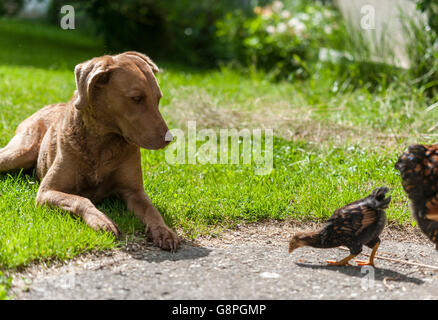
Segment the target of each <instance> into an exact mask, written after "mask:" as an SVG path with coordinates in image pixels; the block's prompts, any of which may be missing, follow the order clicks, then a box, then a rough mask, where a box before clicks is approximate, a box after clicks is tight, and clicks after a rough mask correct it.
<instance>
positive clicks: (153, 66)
mask: <svg viewBox="0 0 438 320" xmlns="http://www.w3.org/2000/svg"><path fill="white" fill-rule="evenodd" d="M122 54H123V55H127V56H135V57H138V58H140V59H142V60H143V61H144V62H146V63H147V64H148V65H149V67H151V69H152V72H153V73H155V74H156V73H158V72H160V69H158V67H157V65H156V64H155V63H154V62H153V61H152V60H151V58H149V57H148V56H146V55H144V54H143V53H140V52H136V51H127V52H124V53H122Z"/></svg>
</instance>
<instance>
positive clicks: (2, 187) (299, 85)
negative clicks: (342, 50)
mask: <svg viewBox="0 0 438 320" xmlns="http://www.w3.org/2000/svg"><path fill="white" fill-rule="evenodd" d="M69 32H71V33H69ZM66 34H67V35H66ZM0 48H1V49H0V123H1V125H0V146H4V145H5V144H6V143H7V142H8V141H9V139H10V138H11V137H12V136H13V134H14V130H15V128H16V126H17V125H18V124H19V123H20V122H21V121H22V120H24V119H25V118H26V117H28V116H29V115H31V114H32V113H33V112H35V111H36V110H38V109H39V108H41V107H42V106H44V105H46V104H49V103H55V102H61V101H66V100H68V99H69V98H70V97H71V95H72V93H73V91H74V89H75V84H74V75H73V68H74V65H75V64H77V63H79V62H82V61H84V60H86V59H88V58H91V57H94V56H97V55H101V54H104V53H106V52H105V48H104V47H103V46H102V45H101V44H100V43H99V41H94V40H92V39H89V38H87V37H85V36H83V35H81V34H77V33H75V32H72V31H63V30H59V29H57V28H54V27H49V26H44V25H42V24H33V23H23V22H17V21H11V20H0ZM157 63H158V64H159V65H160V66H161V67H163V72H162V73H160V74H159V76H158V79H159V83H160V85H161V88H162V91H163V93H164V98H163V100H162V104H161V110H162V113H163V115H164V117H165V119H166V120H167V121H168V123H169V126H170V128H183V129H184V128H185V125H186V122H187V121H188V120H195V121H197V126H198V127H199V128H213V129H219V128H239V129H241V128H272V129H274V134H275V137H274V168H273V170H272V172H271V173H270V174H269V175H257V173H256V167H255V166H254V165H243V164H241V165H216V164H215V165H213V164H204V165H200V164H180V165H169V164H167V163H166V161H165V151H163V150H161V151H148V150H143V151H142V153H143V172H144V183H145V189H146V191H147V193H148V194H149V195H150V197H151V199H152V201H153V203H154V205H155V206H156V207H157V208H158V209H159V210H160V211H161V212H162V213H163V215H164V217H165V220H166V221H167V223H169V225H170V226H172V227H173V228H174V229H175V230H178V232H179V234H180V235H181V236H183V237H186V238H196V237H198V236H202V235H208V234H215V233H218V232H220V230H221V229H223V228H227V227H230V226H233V225H234V224H236V223H242V222H252V221H260V220H264V219H281V220H284V219H298V220H322V219H325V218H327V217H328V216H329V215H331V213H332V212H333V211H334V210H335V209H336V208H338V207H340V206H343V205H345V204H346V203H348V202H351V201H353V200H356V199H358V198H360V197H363V196H365V195H367V194H369V193H370V192H371V191H372V190H373V188H375V187H378V186H382V185H386V186H388V187H390V188H391V189H392V197H393V201H392V204H391V205H390V208H389V209H388V210H387V215H388V219H389V220H390V221H391V222H392V223H397V224H410V223H412V219H411V217H410V209H409V206H408V199H407V197H406V196H405V194H404V193H403V190H402V188H401V184H400V181H399V180H400V179H399V176H398V173H397V172H396V170H395V169H394V163H395V162H396V159H397V156H398V154H399V153H400V152H401V151H402V150H403V149H404V148H406V146H407V145H408V144H409V143H411V142H414V141H415V142H428V141H433V140H434V137H435V135H434V134H431V132H433V128H434V126H435V122H434V120H433V115H434V114H435V112H436V111H435V110H436V109H433V110H431V111H427V110H426V108H427V107H428V106H429V105H430V104H431V101H430V100H428V99H427V98H424V97H423V95H422V93H421V92H419V91H418V90H416V89H415V88H410V87H409V86H407V85H406V86H400V85H393V86H389V88H387V89H384V90H383V89H382V90H379V89H378V88H377V89H374V90H371V89H368V88H359V89H354V90H353V89H350V88H348V87H347V86H343V84H342V83H337V82H336V80H335V79H332V78H331V77H330V72H329V70H328V71H324V70H323V69H322V71H321V75H320V76H319V77H315V78H312V79H311V80H307V81H303V82H294V83H288V82H279V83H273V82H270V81H268V80H266V77H265V76H264V75H263V74H262V73H257V72H250V73H245V72H238V71H233V70H231V69H228V68H226V67H224V68H222V69H219V70H194V69H193V70H192V69H188V68H180V67H178V66H175V65H173V64H170V63H169V62H160V61H157ZM38 185H39V182H38V181H37V179H36V178H35V174H34V173H33V172H32V171H29V172H14V173H10V174H2V175H0V270H4V271H6V272H9V271H10V270H16V269H17V268H22V267H24V266H26V265H29V264H30V263H33V262H37V261H41V260H44V261H50V260H51V259H69V258H72V257H74V256H76V255H78V254H81V253H83V252H86V251H90V250H104V249H109V248H114V247H117V246H120V245H122V243H123V241H126V237H130V236H131V235H133V234H134V232H136V231H142V230H143V228H142V225H141V224H140V223H139V222H138V221H137V220H136V219H135V218H134V216H133V214H132V213H130V212H127V210H126V208H125V206H124V205H123V203H121V202H120V201H118V200H117V199H109V200H107V201H105V202H104V203H102V204H101V205H99V208H100V209H102V210H103V211H104V212H106V213H107V214H108V215H109V216H110V217H111V218H112V219H114V220H115V222H116V223H117V224H118V225H119V226H120V227H121V230H122V231H123V233H124V236H123V237H122V240H121V241H118V240H116V239H114V237H113V236H112V235H110V234H107V233H103V232H95V231H93V230H91V229H90V228H88V227H87V226H86V225H85V224H84V223H83V222H82V221H81V220H78V219H75V218H73V217H71V216H70V215H68V214H65V213H62V212H61V211H60V210H52V209H47V208H36V207H35V196H36V192H37V189H38ZM285 237H287V235H285ZM2 279H3V278H2V276H1V274H0V297H1V296H2V289H1V287H2V281H3V280H2ZM3 282H4V281H3ZM3 286H4V285H3Z"/></svg>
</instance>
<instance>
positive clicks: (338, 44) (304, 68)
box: [0, 0, 438, 95]
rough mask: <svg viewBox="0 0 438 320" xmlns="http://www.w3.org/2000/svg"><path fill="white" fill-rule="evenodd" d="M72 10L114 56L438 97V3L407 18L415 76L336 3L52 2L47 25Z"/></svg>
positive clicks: (17, 0) (4, 9)
mask: <svg viewBox="0 0 438 320" xmlns="http://www.w3.org/2000/svg"><path fill="white" fill-rule="evenodd" d="M25 1H26V0H3V1H2V2H0V15H3V16H15V15H16V14H17V12H19V11H20V9H21V8H22V7H23V3H24V2H25ZM36 1H44V0H36ZM66 4H68V5H72V6H73V7H74V8H75V13H76V19H77V22H76V25H77V28H78V29H80V30H81V31H82V32H84V33H87V34H94V35H95V36H96V37H99V38H100V39H101V40H102V41H103V42H104V44H105V46H106V50H107V52H108V53H113V52H120V51H123V50H139V51H143V52H147V53H148V54H149V55H150V56H152V57H153V58H154V59H160V60H171V61H172V62H173V63H181V64H183V65H185V66H192V67H193V66H195V67H198V68H206V67H207V68H211V67H217V66H220V65H223V64H227V65H232V66H233V67H235V68H239V69H241V70H242V71H243V72H251V71H252V70H257V71H260V70H262V71H264V72H266V74H267V76H268V78H270V79H273V80H283V79H286V80H289V81H292V80H294V79H305V78H309V77H314V78H321V77H330V78H331V79H335V78H336V80H335V81H336V83H337V86H338V87H339V86H351V87H357V86H368V87H370V88H371V89H381V88H382V87H385V86H386V85H387V84H388V83H391V82H394V81H404V82H408V83H409V84H412V85H417V86H419V87H420V88H422V90H424V92H426V93H428V94H430V93H431V94H432V95H434V94H436V93H437V92H438V90H437V87H438V62H437V61H438V40H437V39H438V36H437V35H438V4H437V3H436V1H435V0H418V1H417V8H418V10H419V12H420V11H421V12H423V13H424V14H425V15H426V16H427V19H426V20H427V22H426V23H422V22H421V23H419V22H418V21H416V20H413V19H410V18H409V17H406V19H404V25H403V28H404V29H405V31H406V33H407V34H408V35H409V37H411V39H412V40H413V41H411V42H410V45H409V47H407V48H405V50H406V51H407V53H408V55H409V58H410V60H411V68H410V69H409V70H405V69H403V68H400V67H399V66H397V65H396V64H392V63H387V62H382V61H376V59H373V56H372V55H373V53H372V52H371V50H370V47H371V46H370V44H369V43H368V41H369V40H367V39H365V38H364V37H363V35H362V33H361V31H360V30H358V29H357V28H356V29H355V28H353V27H352V26H350V25H349V22H348V21H346V20H345V19H344V18H343V16H342V15H341V13H340V12H339V10H338V9H337V7H336V6H335V5H334V4H333V3H332V1H328V0H326V1H317V0H312V1H306V0H284V1H272V0H221V1H216V0H198V1H192V0H124V1H112V0H50V5H49V10H48V14H47V17H46V21H47V22H48V23H51V24H58V25H59V21H60V19H61V13H60V8H61V7H62V6H63V5H66ZM375 41H376V42H379V41H380V42H381V43H380V44H382V45H383V46H384V44H385V41H386V40H385V39H383V38H382V39H375ZM383 46H382V47H383ZM381 50H382V51H383V50H384V49H381ZM386 54H387V53H386ZM335 87H336V86H335ZM335 90H336V88H335Z"/></svg>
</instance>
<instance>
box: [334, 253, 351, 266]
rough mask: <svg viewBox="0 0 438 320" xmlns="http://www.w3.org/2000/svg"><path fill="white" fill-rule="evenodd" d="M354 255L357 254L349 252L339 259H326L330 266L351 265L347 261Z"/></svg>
mask: <svg viewBox="0 0 438 320" xmlns="http://www.w3.org/2000/svg"><path fill="white" fill-rule="evenodd" d="M356 256H357V254H350V255H349V256H348V257H346V258H344V259H342V260H341V261H335V260H327V263H328V264H329V265H332V266H351V264H350V263H349V261H350V260H351V259H353V258H354V257H356Z"/></svg>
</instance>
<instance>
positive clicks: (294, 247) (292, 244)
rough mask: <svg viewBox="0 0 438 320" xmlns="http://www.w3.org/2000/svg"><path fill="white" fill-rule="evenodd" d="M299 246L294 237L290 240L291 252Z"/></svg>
mask: <svg viewBox="0 0 438 320" xmlns="http://www.w3.org/2000/svg"><path fill="white" fill-rule="evenodd" d="M298 247H299V245H298V243H297V242H296V241H295V240H294V239H291V240H290V242H289V254H290V253H292V251H294V250H295V249H297V248H298Z"/></svg>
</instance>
